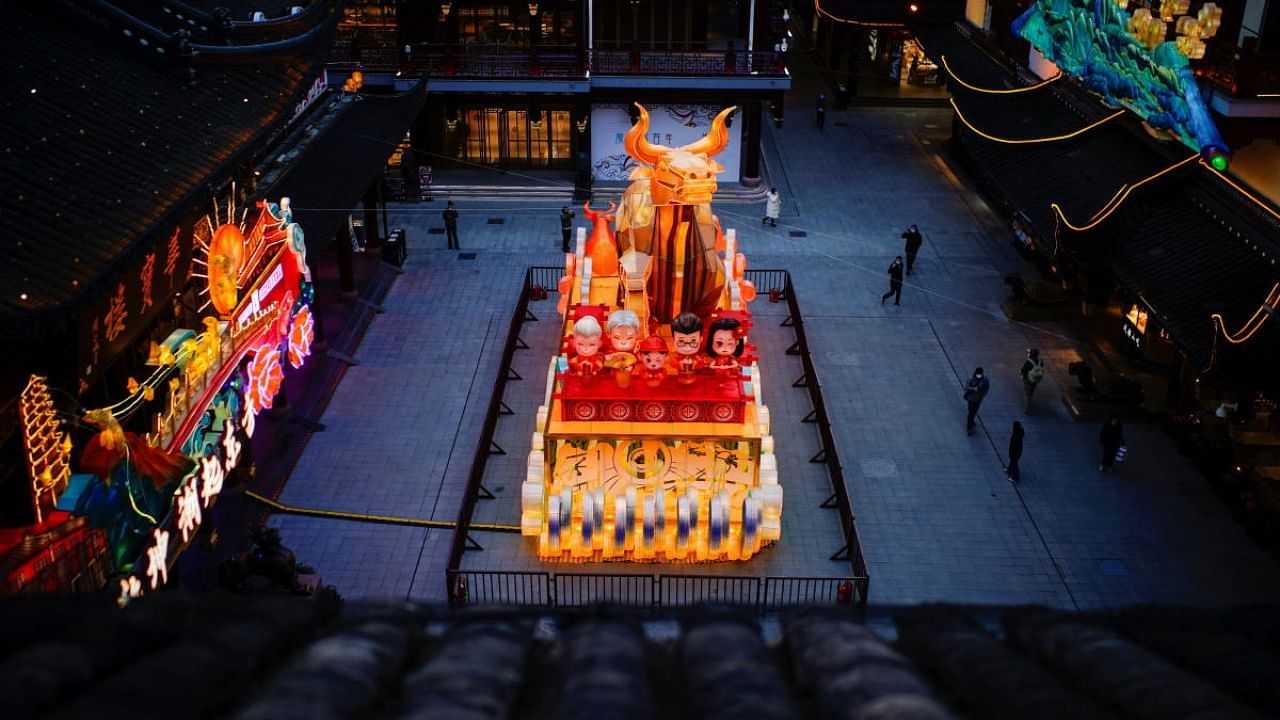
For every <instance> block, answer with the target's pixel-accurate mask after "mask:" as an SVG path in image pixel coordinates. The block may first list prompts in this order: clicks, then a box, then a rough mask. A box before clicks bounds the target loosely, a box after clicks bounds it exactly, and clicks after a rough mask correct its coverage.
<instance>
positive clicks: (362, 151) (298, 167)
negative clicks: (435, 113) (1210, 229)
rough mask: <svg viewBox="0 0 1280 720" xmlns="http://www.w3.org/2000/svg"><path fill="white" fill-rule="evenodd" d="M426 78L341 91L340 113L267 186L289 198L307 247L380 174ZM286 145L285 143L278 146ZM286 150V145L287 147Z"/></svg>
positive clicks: (329, 234)
mask: <svg viewBox="0 0 1280 720" xmlns="http://www.w3.org/2000/svg"><path fill="white" fill-rule="evenodd" d="M426 99H427V94H426V91H425V85H424V84H421V83H420V84H418V85H417V86H415V87H414V89H413V90H409V91H406V92H403V93H400V94H397V95H387V96H383V95H341V96H338V97H337V98H335V99H334V100H333V102H335V103H338V104H340V107H339V109H338V111H339V112H340V113H341V114H340V115H339V116H338V117H337V118H336V119H335V120H333V122H332V124H331V125H329V126H328V128H327V129H325V130H324V131H323V134H322V135H321V136H319V137H318V138H316V140H315V142H314V143H312V144H311V145H309V146H307V147H306V148H303V149H300V151H301V153H302V154H301V157H300V158H299V159H298V160H297V161H296V162H294V163H293V165H292V166H290V168H289V170H288V172H287V174H285V175H284V176H283V177H282V178H281V179H280V180H278V181H277V182H275V183H274V184H273V185H272V186H271V187H270V188H269V189H264V188H261V187H260V188H259V192H260V193H262V194H265V195H266V196H267V197H268V198H271V199H275V198H278V197H281V196H287V197H289V198H291V200H292V202H293V209H294V212H293V216H294V220H296V221H297V222H298V224H299V225H301V226H302V230H303V232H304V233H305V234H306V238H307V244H308V247H309V248H310V249H311V250H313V251H316V250H321V249H323V247H324V246H325V245H327V244H328V243H329V242H330V241H331V240H332V239H333V236H334V234H335V233H336V232H337V231H338V228H339V226H341V225H342V224H343V223H344V222H346V218H347V213H348V212H349V210H348V209H349V208H353V207H355V206H356V205H357V204H358V203H359V202H360V198H361V197H362V196H363V195H364V192H365V190H367V189H368V188H369V186H370V185H371V184H372V183H373V182H374V180H376V179H377V178H378V176H379V175H380V174H381V173H382V170H383V168H384V167H385V165H386V162H387V158H388V157H390V155H391V153H392V151H393V150H395V148H396V144H397V143H399V142H400V139H401V138H403V137H404V134H405V131H407V130H408V129H409V127H410V126H411V125H412V124H413V121H414V118H416V117H417V116H418V112H419V111H421V110H422V106H423V104H424V103H425V102H426ZM282 149H284V148H282ZM286 152H287V151H286Z"/></svg>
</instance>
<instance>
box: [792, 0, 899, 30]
mask: <svg viewBox="0 0 1280 720" xmlns="http://www.w3.org/2000/svg"><path fill="white" fill-rule="evenodd" d="M813 9H814V10H815V11H817V13H818V14H819V15H821V16H823V17H825V18H829V19H831V20H834V21H836V22H841V23H845V24H846V25H857V26H859V27H885V28H900V27H905V26H904V25H903V24H902V23H886V22H863V21H861V20H846V19H844V18H842V17H836V16H835V15H832V14H831V13H829V12H827V11H826V10H823V9H822V2H821V0H813Z"/></svg>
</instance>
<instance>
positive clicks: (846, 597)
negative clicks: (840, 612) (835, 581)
mask: <svg viewBox="0 0 1280 720" xmlns="http://www.w3.org/2000/svg"><path fill="white" fill-rule="evenodd" d="M836 602H837V603H839V604H840V605H848V604H849V603H851V602H853V583H851V582H849V581H848V580H842V581H841V582H840V584H839V585H836Z"/></svg>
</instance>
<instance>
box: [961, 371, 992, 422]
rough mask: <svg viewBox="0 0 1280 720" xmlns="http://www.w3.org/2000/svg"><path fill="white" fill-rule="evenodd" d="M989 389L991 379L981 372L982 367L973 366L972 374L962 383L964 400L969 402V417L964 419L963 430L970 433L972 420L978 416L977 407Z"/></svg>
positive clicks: (980, 405) (980, 404)
mask: <svg viewBox="0 0 1280 720" xmlns="http://www.w3.org/2000/svg"><path fill="white" fill-rule="evenodd" d="M990 391H991V381H990V380H988V379H987V377H986V375H984V374H983V372H982V368H975V369H974V371H973V376H972V377H970V378H969V382H967V383H965V385H964V401H965V402H967V403H968V404H969V418H968V419H967V420H966V421H965V432H967V433H968V434H970V435H972V434H973V427H974V421H975V420H976V419H977V417H978V408H980V407H982V400H983V398H985V397H986V396H987V393H988V392H990Z"/></svg>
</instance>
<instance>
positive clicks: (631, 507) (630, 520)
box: [627, 487, 636, 532]
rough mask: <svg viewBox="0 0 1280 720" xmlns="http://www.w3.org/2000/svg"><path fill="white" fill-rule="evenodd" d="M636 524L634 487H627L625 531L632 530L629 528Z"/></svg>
mask: <svg viewBox="0 0 1280 720" xmlns="http://www.w3.org/2000/svg"><path fill="white" fill-rule="evenodd" d="M635 526H636V489H635V488H633V487H629V488H627V527H628V528H629V529H628V530H627V532H632V530H631V528H635Z"/></svg>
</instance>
